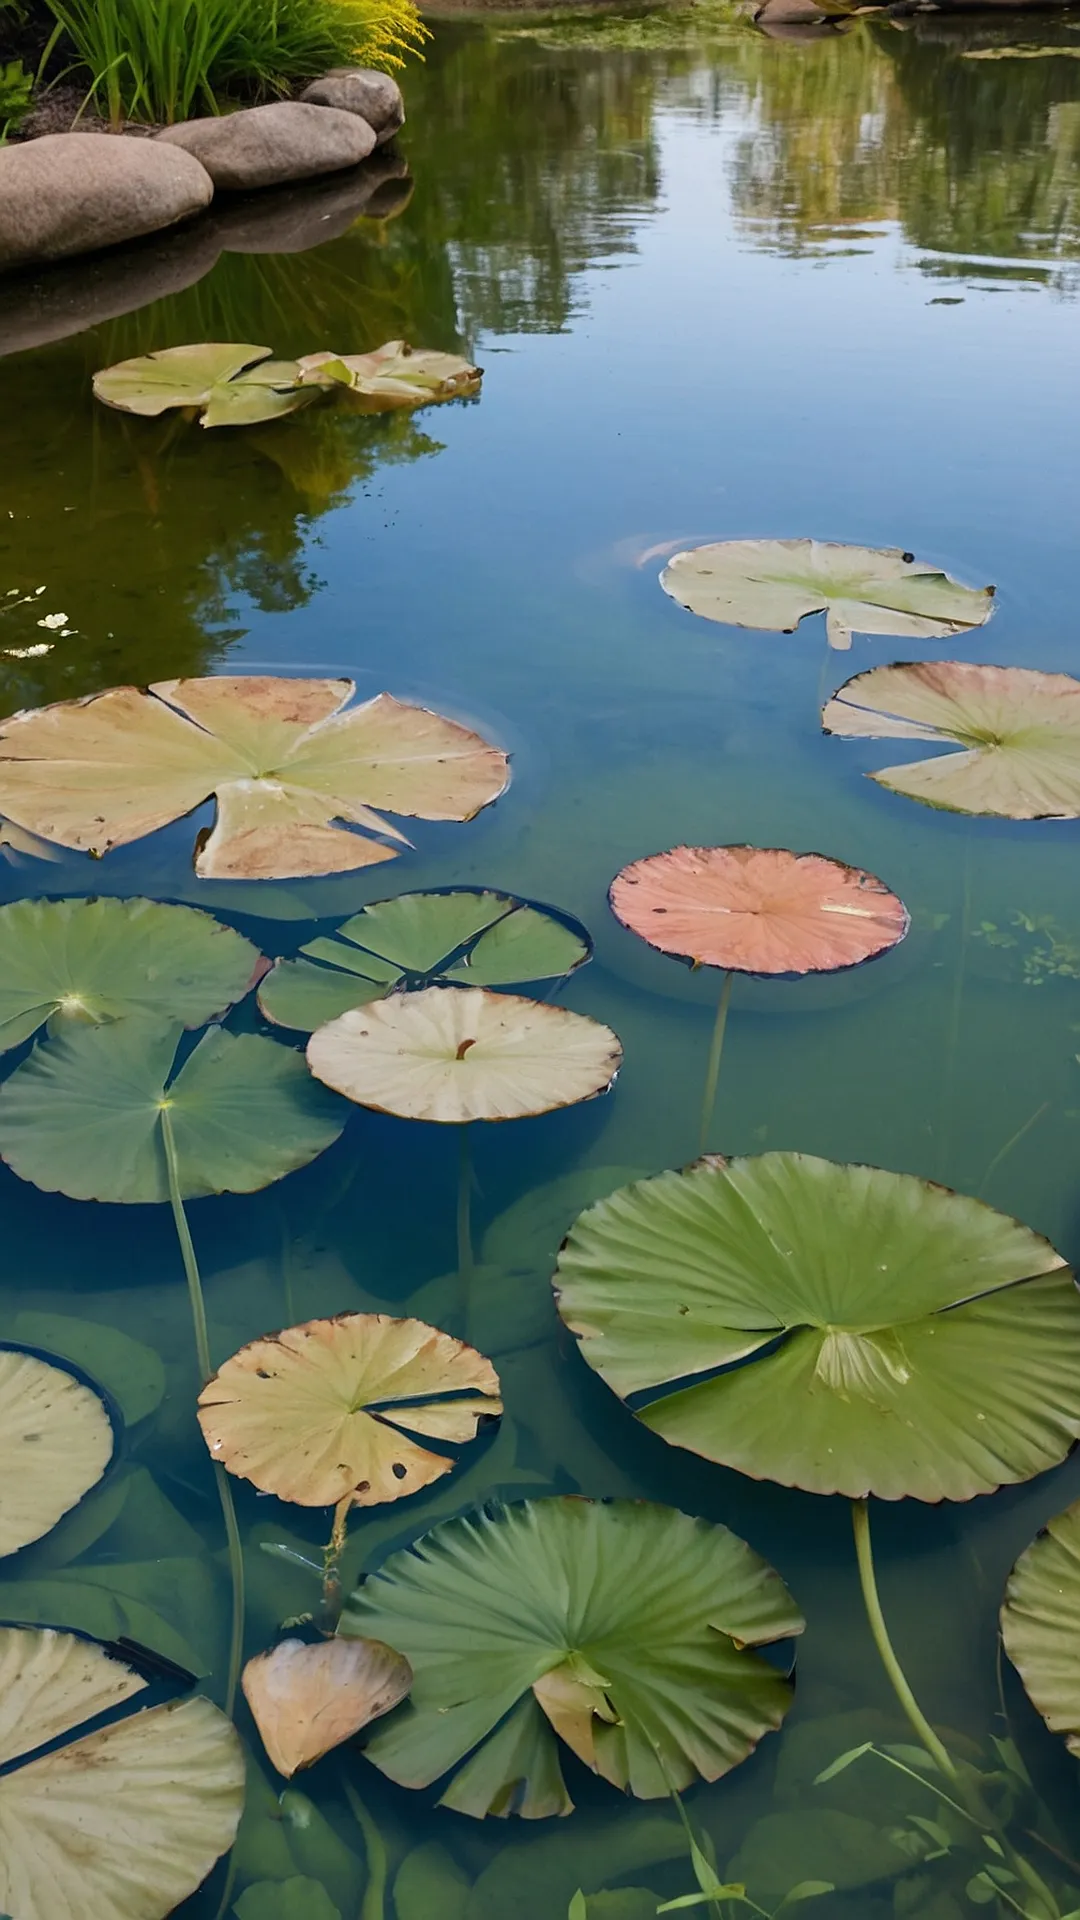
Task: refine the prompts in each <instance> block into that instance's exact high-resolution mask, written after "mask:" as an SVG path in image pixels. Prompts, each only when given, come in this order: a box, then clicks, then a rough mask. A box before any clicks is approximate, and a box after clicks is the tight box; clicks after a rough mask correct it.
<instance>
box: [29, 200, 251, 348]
mask: <svg viewBox="0 0 1080 1920" xmlns="http://www.w3.org/2000/svg"><path fill="white" fill-rule="evenodd" d="M212 221H213V216H212V215H211V217H210V220H209V221H206V220H199V221H196V222H195V223H194V224H193V225H191V226H186V227H181V228H179V229H178V230H176V231H174V232H172V233H163V234H157V235H153V236H151V237H150V238H149V239H146V240H139V241H136V243H135V244H134V246H131V247H123V248H121V249H119V250H117V251H115V252H112V253H96V254H94V255H92V257H91V258H90V259H88V260H72V261H68V262H59V261H58V262H57V263H56V264H55V265H53V266H46V267H38V268H36V269H27V270H26V271H25V272H22V273H17V274H12V275H11V277H10V278H5V279H3V280H0V355H3V354H7V353H22V352H24V351H25V350H26V348H27V347H43V346H45V345H46V344H47V343H48V342H49V341H50V340H66V339H68V338H69V336H70V335H71V334H73V333H85V331H86V329H87V328H88V327H99V326H101V325H102V323H103V322H104V321H106V320H115V319H117V318H118V316H119V315H120V314H123V313H134V312H135V311H136V310H137V309H138V308H139V307H145V306H147V305H148V304H149V302H150V301H151V300H162V299H164V298H165V297H166V295H167V294H174V293H182V292H183V291H184V289H185V288H187V287H193V286H194V285H195V284H196V282H197V281H199V280H201V279H202V278H203V276H204V274H207V273H209V271H210V269H211V267H212V266H214V265H215V263H216V261H217V260H218V258H219V255H220V253H221V245H220V242H219V241H218V239H217V236H216V234H215V233H214V231H213V225H212Z"/></svg>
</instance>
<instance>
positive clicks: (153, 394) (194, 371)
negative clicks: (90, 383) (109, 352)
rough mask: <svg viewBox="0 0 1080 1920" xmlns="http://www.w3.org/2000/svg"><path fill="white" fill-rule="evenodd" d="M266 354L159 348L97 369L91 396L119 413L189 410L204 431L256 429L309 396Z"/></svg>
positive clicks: (227, 347) (221, 347)
mask: <svg viewBox="0 0 1080 1920" xmlns="http://www.w3.org/2000/svg"><path fill="white" fill-rule="evenodd" d="M271 352H272V348H270V347H252V346H238V345H236V344H235V343H234V342H227V343H220V344H219V343H217V342H213V341H210V342H204V343H200V344H199V345H196V346H183V347H162V348H160V349H159V351H158V352H157V353H143V354H139V356H138V357H137V358H136V359H134V360H120V361H118V362H117V364H116V366H114V367H103V368H102V369H101V371H100V372H99V373H95V375H94V397H95V399H98V400H101V401H103V402H104V404H105V405H106V406H107V407H116V408H117V409H118V410H119V411H120V412H121V413H141V414H148V415H151V416H156V415H158V414H161V413H166V412H168V411H169V409H170V408H173V407H192V408H194V409H196V410H197V412H198V414H199V417H200V420H201V422H202V425H203V426H204V427H251V426H256V425H258V424H259V423H260V422H261V421H263V420H275V419H277V418H279V417H280V415H282V414H285V413H295V411H296V409H297V408H298V407H304V406H307V405H308V403H309V402H310V401H311V400H312V398H313V397H314V396H313V394H312V393H311V391H310V390H309V389H305V387H304V386H303V384H302V382H301V378H300V369H299V367H298V365H297V363H296V361H294V360H272V359H271V358H270V355H271Z"/></svg>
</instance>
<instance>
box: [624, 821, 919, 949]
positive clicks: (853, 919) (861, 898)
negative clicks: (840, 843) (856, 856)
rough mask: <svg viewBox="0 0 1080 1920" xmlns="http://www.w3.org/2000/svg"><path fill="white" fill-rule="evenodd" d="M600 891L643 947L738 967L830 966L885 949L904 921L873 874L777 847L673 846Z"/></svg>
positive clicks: (893, 943) (904, 926)
mask: <svg viewBox="0 0 1080 1920" xmlns="http://www.w3.org/2000/svg"><path fill="white" fill-rule="evenodd" d="M609 897H610V900H611V908H612V912H613V913H614V914H615V917H616V919H617V920H621V922H622V924H623V926H624V927H629V929H630V931H631V933H636V934H637V935H638V937H639V938H640V939H642V940H645V941H647V942H648V944H649V946H650V947H656V948H658V949H659V951H660V952H661V953H670V954H673V955H675V957H676V958H677V959H680V960H685V961H686V962H687V964H688V965H690V966H694V967H699V966H706V967H723V968H724V969H726V970H733V971H735V972H737V973H754V974H777V973H785V974H807V973H833V972H835V971H837V970H838V969H839V968H842V967H854V966H858V965H859V963H860V962H861V961H863V960H872V959H874V958H876V957H877V955H878V954H881V953H886V952H888V950H889V948H890V947H895V946H896V945H897V944H898V942H899V941H901V940H902V939H903V938H904V935H905V934H906V933H907V930H908V927H909V925H910V920H909V917H908V913H907V909H906V907H905V906H904V903H903V901H902V900H899V899H897V896H896V895H895V894H894V893H890V892H889V889H888V887H886V886H885V885H883V883H882V882H881V881H880V880H878V879H876V878H875V876H874V875H873V874H872V873H864V872H863V871H862V869H861V868H860V867H849V866H845V865H844V863H843V862H842V861H840V860H827V859H825V858H824V856H823V855H822V854H820V853H789V852H788V851H787V849H786V848H783V847H674V848H672V850H671V852H670V853H656V854H651V855H649V856H648V857H647V858H646V859H644V860H635V861H633V862H632V863H631V865H630V866H628V867H624V868H623V870H622V872H621V873H619V874H617V875H616V877H615V879H614V880H613V881H612V883H611V891H610V896H609Z"/></svg>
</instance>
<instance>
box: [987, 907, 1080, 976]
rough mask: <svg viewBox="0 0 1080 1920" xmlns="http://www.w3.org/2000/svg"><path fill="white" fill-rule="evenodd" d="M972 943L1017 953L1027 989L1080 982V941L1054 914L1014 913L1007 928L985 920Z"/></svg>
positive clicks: (1021, 974) (1010, 916)
mask: <svg viewBox="0 0 1080 1920" xmlns="http://www.w3.org/2000/svg"><path fill="white" fill-rule="evenodd" d="M1009 928H1012V929H1013V931H1012V932H1010V931H1009ZM1024 936H1026V939H1025V937H1024ZM972 939H974V940H982V941H984V942H985V943H986V945H987V946H988V947H995V948H998V949H999V950H1002V951H1011V952H1013V953H1015V954H1016V957H1017V959H1018V961H1019V963H1020V979H1021V984H1022V985H1023V986H1025V987H1042V986H1045V985H1046V982H1047V981H1048V980H1080V937H1078V936H1077V935H1075V934H1071V933H1069V932H1068V931H1067V930H1066V929H1065V928H1064V927H1062V926H1061V925H1060V923H1059V922H1058V921H1057V920H1055V918H1054V916H1053V914H1052V913H1038V914H1033V913H1021V912H1020V911H1019V910H1017V911H1016V912H1014V913H1010V915H1009V923H1008V926H1007V927H999V926H998V925H997V924H996V923H995V922H994V921H993V920H981V921H980V922H979V925H978V926H977V927H974V928H973V929H972ZM1010 970H1011V969H1010Z"/></svg>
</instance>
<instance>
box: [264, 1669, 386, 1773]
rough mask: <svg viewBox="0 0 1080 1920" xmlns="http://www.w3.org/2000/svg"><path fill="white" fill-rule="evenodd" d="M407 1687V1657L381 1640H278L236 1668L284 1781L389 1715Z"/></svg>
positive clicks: (269, 1750) (273, 1760) (271, 1758)
mask: <svg viewBox="0 0 1080 1920" xmlns="http://www.w3.org/2000/svg"><path fill="white" fill-rule="evenodd" d="M411 1685H412V1668H411V1667H410V1665H409V1663H408V1661H407V1660H406V1659H404V1658H403V1657H402V1655H401V1654H400V1653H395V1652H394V1650H393V1648H392V1647H387V1646H384V1645H383V1643H382V1641H380V1640H341V1639H335V1640H323V1641H319V1642H317V1643H316V1644H315V1645H314V1646H309V1645H307V1644H306V1643H305V1642H304V1641H303V1640H280V1641H279V1642H278V1644H277V1646H276V1647H271V1648H270V1649H269V1651H268V1652H266V1653H259V1654H256V1656H255V1658H254V1660H249V1661H248V1663H247V1666H246V1667H245V1668H244V1672H243V1688H244V1698H245V1700H246V1701H247V1703H248V1706H249V1707H250V1708H251V1712H252V1717H253V1719H254V1721H255V1725H256V1726H257V1727H258V1729H259V1734H260V1737H261V1739H262V1743H263V1746H264V1747H265V1748H266V1751H267V1754H268V1755H269V1757H270V1760H271V1762H272V1764H273V1765H274V1766H275V1767H276V1768H277V1771H278V1772H279V1773H280V1774H283V1775H284V1777H285V1778H286V1779H287V1780H291V1778H292V1776H293V1774H294V1773H298V1772H299V1770H300V1768H301V1767H311V1766H314V1764H315V1762H316V1760H321V1759H322V1757H323V1755H324V1754H325V1753H330V1752H331V1750H332V1749H333V1748H334V1747H340V1746H341V1745H342V1743H343V1741H345V1740H351V1739H352V1738H353V1737H354V1735H356V1734H358V1733H359V1732H360V1731H361V1729H362V1728H363V1727H366V1726H369V1725H370V1723H371V1721H372V1720H377V1719H379V1717H380V1716H381V1715H382V1714H384V1713H389V1712H390V1709H391V1707H396V1706H397V1704H398V1702H399V1700H404V1698H405V1695H406V1694H407V1693H408V1691H409V1688H410V1686H411Z"/></svg>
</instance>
